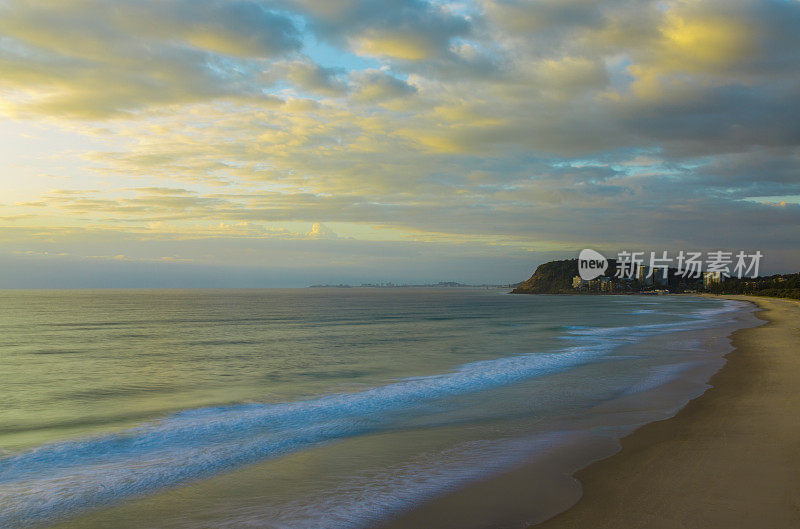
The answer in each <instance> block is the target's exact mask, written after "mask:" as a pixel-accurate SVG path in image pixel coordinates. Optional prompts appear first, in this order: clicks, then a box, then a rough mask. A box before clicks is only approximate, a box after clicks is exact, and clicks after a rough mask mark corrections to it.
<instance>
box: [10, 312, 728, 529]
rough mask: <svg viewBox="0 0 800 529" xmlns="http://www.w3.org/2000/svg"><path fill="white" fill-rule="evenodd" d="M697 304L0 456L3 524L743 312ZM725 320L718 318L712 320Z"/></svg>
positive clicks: (165, 483)
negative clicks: (367, 385)
mask: <svg viewBox="0 0 800 529" xmlns="http://www.w3.org/2000/svg"><path fill="white" fill-rule="evenodd" d="M738 306H739V305H736V304H733V303H730V304H727V305H726V306H725V307H723V308H721V309H719V310H712V311H696V312H695V313H694V314H692V315H691V316H692V318H691V319H690V320H689V321H681V322H678V323H667V324H652V325H640V326H629V327H613V328H602V327H580V328H578V327H573V328H570V329H569V330H568V331H567V333H566V335H565V336H564V338H565V339H568V340H570V341H571V345H570V346H568V347H564V348H562V349H560V350H558V351H555V352H549V353H527V354H519V355H514V356H508V357H503V358H497V359H492V360H483V361H478V362H472V363H468V364H465V365H463V366H461V367H460V368H458V369H457V370H455V371H453V372H449V373H444V374H439V375H432V376H424V377H417V378H409V379H403V380H400V381H398V382H396V383H393V384H388V385H385V386H380V387H375V388H372V389H368V390H365V391H361V392H356V393H346V394H334V395H326V396H321V397H318V398H314V399H309V400H305V401H296V402H286V403H278V404H266V403H251V404H239V405H231V406H214V407H206V408H199V409H192V410H185V411H181V412H178V413H175V414H173V415H171V416H168V417H166V418H164V419H162V420H160V421H158V422H155V423H152V424H146V425H143V426H140V427H137V428H132V429H129V430H125V431H122V432H119V433H114V434H107V435H102V436H97V437H92V438H86V439H80V440H74V441H66V442H59V443H53V444H49V445H44V446H41V447H39V448H36V449H33V450H30V451H27V452H23V453H20V454H17V455H13V456H10V457H4V458H2V459H0V505H3V509H2V512H0V526H2V527H7V528H9V529H13V528H17V527H25V526H28V525H30V524H33V523H39V522H43V521H50V520H53V519H56V518H59V517H63V516H66V515H70V514H75V513H77V512H79V511H81V510H84V509H88V508H91V507H94V506H99V505H103V504H108V503H112V502H114V501H117V500H120V499H122V498H125V497H130V496H134V495H139V494H144V493H148V492H153V491H155V490H158V489H160V488H164V487H169V486H174V485H178V484H180V483H184V482H186V481H190V480H193V479H198V478H203V477H207V476H210V475H212V474H215V473H218V472H222V471H226V470H230V469H233V468H236V467H239V466H242V465H246V464H249V463H253V462H256V461H260V460H264V459H269V458H274V457H278V456H280V455H282V454H287V453H290V452H294V451H298V450H303V449H307V448H310V447H313V446H315V445H319V444H321V443H326V442H332V441H335V440H338V439H344V438H347V437H352V436H356V435H363V434H365V433H369V432H374V431H380V430H382V429H386V428H389V427H391V426H392V424H393V421H395V422H396V420H397V419H398V417H400V416H402V414H403V413H405V412H409V411H414V410H419V409H420V408H421V407H423V406H425V405H426V404H430V403H433V402H436V401H441V400H442V399H448V398H453V397H457V396H460V395H466V394H471V393H476V392H481V391H486V390H490V389H493V388H500V387H503V386H509V385H512V384H516V383H519V382H522V381H524V380H528V379H532V378H536V377H541V376H546V375H549V374H553V373H557V372H560V371H564V370H568V369H571V368H574V367H577V366H580V365H583V364H586V363H588V362H592V361H595V360H597V359H599V358H601V357H603V356H605V355H608V354H609V353H610V352H612V351H613V350H615V349H617V348H618V347H620V346H622V345H624V344H625V343H629V342H631V341H637V340H641V339H642V338H644V337H646V336H649V335H653V334H661V333H667V332H675V331H680V330H688V329H691V328H696V327H698V326H708V325H712V324H714V323H713V322H710V321H709V320H708V318H709V317H710V316H712V315H713V316H719V315H720V314H724V313H725V312H731V311H733V310H736V308H738ZM715 321H718V320H715Z"/></svg>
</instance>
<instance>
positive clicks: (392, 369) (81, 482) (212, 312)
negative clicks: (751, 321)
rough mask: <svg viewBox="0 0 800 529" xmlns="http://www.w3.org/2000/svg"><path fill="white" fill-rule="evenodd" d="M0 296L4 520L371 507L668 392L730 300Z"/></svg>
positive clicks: (302, 515)
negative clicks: (612, 405)
mask: <svg viewBox="0 0 800 529" xmlns="http://www.w3.org/2000/svg"><path fill="white" fill-rule="evenodd" d="M0 307H2V313H1V314H0V376H1V378H0V406H2V407H0V450H2V452H0V527H4V528H5V527H7V528H19V527H29V526H34V525H40V524H46V523H55V522H60V521H62V520H63V521H64V524H66V525H65V527H67V526H68V527H76V528H77V527H110V526H114V527H120V528H122V527H131V528H134V527H137V528H140V527H185V528H194V527H267V528H269V527H275V528H277V527H292V528H295V527H296V528H305V527H308V528H312V527H314V528H324V527H331V528H333V527H337V528H338V527H342V528H344V527H353V528H355V527H369V526H373V525H376V524H378V523H380V522H382V521H384V520H386V519H388V518H389V517H391V516H394V515H397V514H399V513H402V512H403V511H405V510H407V509H409V508H413V507H414V506H417V505H420V504H421V503H424V502H426V501H429V500H430V499H432V498H435V497H436V496H437V495H440V494H443V493H446V492H448V491H452V490H454V489H456V488H458V487H461V486H465V485H467V484H468V483H470V482H473V481H476V480H481V479H484V478H486V477H487V476H491V475H495V474H498V473H502V472H504V471H507V470H508V469H510V468H513V467H514V466H515V465H519V464H521V463H522V462H523V461H529V460H530V459H531V458H532V457H536V455H537V454H542V456H544V454H546V452H547V449H548V447H551V446H553V445H557V444H559V443H562V442H568V440H569V438H570V436H571V435H574V434H575V432H579V431H589V430H598V429H600V430H602V429H603V428H606V429H608V428H610V427H611V426H620V425H626V424H637V423H640V422H645V421H647V420H652V418H653V416H654V415H653V414H654V413H655V416H657V415H658V413H662V414H668V413H671V412H673V411H674V408H675V407H676V405H677V406H679V405H680V404H682V403H684V402H685V401H686V400H687V399H688V398H690V397H692V396H695V395H696V394H697V393H698V391H702V387H701V386H702V382H703V380H704V379H705V378H707V376H708V374H709V373H711V372H713V370H714V369H716V368H717V367H719V365H721V360H720V354H721V353H719V352H717V353H714V354H711V353H708V352H705V350H704V348H703V342H702V339H701V337H702V336H703V334H702V333H703V332H704V330H708V329H715V328H719V329H722V328H725V327H726V326H728V325H730V324H731V322H732V319H733V318H735V317H737V315H740V314H741V312H742V310H743V305H742V304H740V303H736V302H724V301H720V300H710V299H700V298H690V297H643V296H602V297H601V296H509V295H504V294H502V293H499V292H495V291H485V290H422V289H420V290H410V289H408V290H407V289H396V290H387V289H380V290H369V289H352V290H344V289H330V290H329V289H308V290H253V291H246V290H239V291H234V290H227V291H36V292H33V291H6V292H0ZM726 332H727V331H726ZM659 337H660V340H659V339H657V338H659ZM664 337H669V339H666V340H665V339H664ZM647 344H651V345H647ZM704 366H705V367H706V368H707V369H706V371H702V369H701V370H700V373H701V375H702V377H704V378H703V379H702V380H696V381H695V382H694V384H686V385H683V386H681V385H677V386H675V387H674V388H673V389H672V390H671V392H670V397H669V398H666V399H664V398H661V399H652V400H650V401H647V404H646V405H645V404H637V405H636V406H633V407H631V406H630V405H626V406H627V407H626V408H625V410H626V411H625V413H623V414H621V413H620V412H619V409H616V411H614V413H611V412H603V411H602V410H603V409H604V408H603V406H605V405H607V404H608V403H616V402H627V401H626V400H625V399H629V400H633V401H635V402H639V401H640V402H642V403H644V402H645V401H646V399H638V401H637V400H636V399H631V397H632V396H636V395H644V394H648V395H649V394H656V393H657V391H658V389H659V388H661V387H667V386H670V384H673V385H674V382H675V381H676V380H680V379H681V377H683V376H687V377H688V375H686V374H687V373H695V377H697V376H698V375H696V373H697V372H698V371H697V370H698V368H702V367H704ZM670 387H672V386H670ZM637 406H639V407H637ZM609 409H611V408H609ZM98 509H99V510H98ZM76 516H77V518H76ZM70 520H71V521H70Z"/></svg>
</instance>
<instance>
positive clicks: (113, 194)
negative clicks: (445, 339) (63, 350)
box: [0, 0, 800, 288]
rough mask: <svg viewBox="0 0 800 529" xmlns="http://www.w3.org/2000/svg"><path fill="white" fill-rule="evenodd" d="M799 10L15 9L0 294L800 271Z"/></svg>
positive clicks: (186, 1) (249, 5)
mask: <svg viewBox="0 0 800 529" xmlns="http://www.w3.org/2000/svg"><path fill="white" fill-rule="evenodd" d="M798 27H800V2H797V1H781V0H734V1H730V0H672V1H660V0H646V1H633V0H608V1H604V2H589V1H586V0H542V1H538V2H525V1H522V0H467V1H464V2H461V1H459V2H450V1H447V0H392V1H388V2H376V1H374V0H373V1H367V0H331V1H325V2H322V1H319V2H315V1H311V0H274V1H269V0H241V1H222V0H171V1H155V0H82V1H80V2H49V1H48V2H34V3H31V2H24V1H21V0H7V1H4V2H0V164H2V165H1V166H2V172H0V190H2V192H1V193H0V288H16V287H31V288H36V287H40V288H79V287H180V288H183V287H214V286H218V287H279V286H293V287H301V286H308V285H310V284H314V283H331V284H336V283H353V284H360V283H368V282H380V281H391V282H395V283H429V282H434V283H435V282H438V281H456V282H461V283H477V284H484V283H486V284H501V283H513V282H517V281H522V280H524V279H526V278H527V277H529V276H530V274H531V273H532V271H533V270H534V269H535V267H536V265H537V264H540V263H543V262H547V261H550V260H553V259H569V258H574V257H575V256H576V255H577V252H578V251H579V250H580V249H582V248H594V249H596V250H598V251H601V252H603V253H604V254H605V255H608V256H611V255H614V254H615V253H616V252H618V251H620V250H624V249H628V250H630V249H644V250H646V249H652V248H658V249H664V250H675V251H677V250H678V249H684V248H685V249H693V250H698V251H711V250H720V249H723V250H730V251H737V250H746V251H750V252H753V251H757V250H758V251H761V252H762V253H763V254H764V259H763V262H762V266H761V273H762V274H770V273H786V272H796V271H798V270H800V103H798V101H800V76H798V75H797V71H796V70H797V66H796V65H797V64H798V57H800V32H798V31H797V28H798Z"/></svg>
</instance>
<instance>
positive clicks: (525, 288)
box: [511, 259, 617, 294]
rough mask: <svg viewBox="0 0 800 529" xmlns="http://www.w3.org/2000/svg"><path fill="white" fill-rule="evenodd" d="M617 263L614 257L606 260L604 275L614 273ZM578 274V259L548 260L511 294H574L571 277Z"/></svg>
mask: <svg viewBox="0 0 800 529" xmlns="http://www.w3.org/2000/svg"><path fill="white" fill-rule="evenodd" d="M616 266H617V263H616V260H615V259H609V260H608V268H607V269H606V272H605V273H604V274H603V275H604V276H607V277H609V276H612V275H614V270H615V269H616ZM576 275H578V260H577V259H565V260H564V261H550V262H549V263H544V264H541V265H539V266H538V267H537V268H536V271H535V272H534V273H533V275H532V276H531V277H530V279H528V280H527V281H525V282H523V283H521V284H520V285H519V286H518V287H517V288H515V289H514V290H512V291H511V293H512V294H575V293H576V291H575V289H573V288H572V278H573V277H575V276H576Z"/></svg>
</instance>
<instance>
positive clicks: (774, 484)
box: [529, 296, 800, 529]
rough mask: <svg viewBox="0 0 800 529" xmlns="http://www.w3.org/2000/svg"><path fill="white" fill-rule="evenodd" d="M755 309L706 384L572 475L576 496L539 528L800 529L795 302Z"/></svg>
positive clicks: (775, 301)
mask: <svg viewBox="0 0 800 529" xmlns="http://www.w3.org/2000/svg"><path fill="white" fill-rule="evenodd" d="M714 297H721V298H726V299H735V300H740V301H749V302H751V303H754V304H755V305H756V306H757V307H758V308H759V310H758V311H757V312H756V316H757V317H758V318H759V319H762V320H765V321H766V322H767V323H766V324H764V325H761V326H758V327H751V328H745V329H740V330H737V331H735V332H734V333H733V334H732V335H731V341H732V345H733V347H734V349H733V351H731V352H730V353H729V354H728V355H726V359H727V362H726V363H725V365H724V366H723V367H722V368H721V369H720V370H719V371H718V372H717V373H716V374H715V375H714V376H713V377H711V379H710V380H709V384H710V385H711V386H712V387H711V388H710V389H709V390H708V391H706V392H705V393H703V394H702V395H701V396H699V397H697V398H695V399H694V400H692V401H690V402H689V403H688V404H687V405H686V406H684V407H683V408H682V409H681V410H680V411H679V412H678V413H677V414H676V415H675V416H674V417H672V418H669V419H666V420H662V421H657V422H653V423H649V424H646V425H644V426H642V427H640V428H638V429H637V430H635V431H634V432H633V433H631V434H629V435H628V436H626V437H624V438H623V439H622V440H621V446H622V448H621V450H620V451H619V452H618V453H616V454H615V455H613V456H611V457H608V458H605V459H602V460H600V461H597V462H595V463H592V464H591V465H589V466H588V467H586V468H584V469H582V470H580V471H578V472H577V473H575V475H574V477H575V478H576V479H577V480H579V481H580V483H581V487H582V490H583V494H582V496H581V498H580V500H579V501H578V502H577V503H576V504H575V505H574V506H573V507H571V508H569V509H568V510H566V511H564V512H562V513H561V514H559V515H556V516H555V517H553V518H551V519H550V520H548V521H545V522H543V523H539V524H536V525H532V526H529V527H535V528H536V529H560V528H573V529H574V528H584V527H585V528H593V529H594V528H615V529H618V528H619V529H624V528H635V527H645V526H646V527H648V529H658V528H664V529H666V528H676V527H687V528H717V527H718V528H726V529H730V528H736V527H741V528H753V527H759V528H760V529H770V528H775V529H779V528H780V529H782V528H785V527H796V526H800V421H798V420H797V410H798V409H800V386H798V382H799V381H800V346H798V343H800V327H798V326H800V303H798V302H797V301H794V300H784V299H779V298H757V297H752V296H714Z"/></svg>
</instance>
